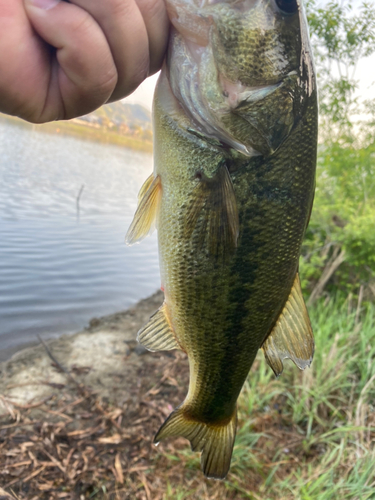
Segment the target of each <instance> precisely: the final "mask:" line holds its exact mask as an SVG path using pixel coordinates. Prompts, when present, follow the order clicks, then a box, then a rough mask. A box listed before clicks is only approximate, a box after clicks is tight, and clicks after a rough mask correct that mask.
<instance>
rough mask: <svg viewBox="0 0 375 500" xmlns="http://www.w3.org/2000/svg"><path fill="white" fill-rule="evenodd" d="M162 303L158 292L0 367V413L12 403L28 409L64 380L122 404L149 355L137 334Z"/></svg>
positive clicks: (56, 389) (48, 394) (15, 356)
mask: <svg viewBox="0 0 375 500" xmlns="http://www.w3.org/2000/svg"><path fill="white" fill-rule="evenodd" d="M162 301H163V294H162V293H161V292H160V291H159V292H156V293H155V294H154V295H152V296H151V297H149V298H147V299H145V300H142V301H140V302H139V303H138V304H137V305H136V306H134V307H132V308H130V309H128V310H127V311H123V312H120V313H116V314H112V315H109V316H104V317H102V318H94V319H92V320H91V321H90V324H89V326H88V327H87V328H86V329H85V330H83V331H81V332H78V333H76V334H74V335H69V336H62V337H60V338H59V339H55V340H49V341H47V342H46V345H45V346H44V345H43V344H39V345H37V346H33V347H29V348H26V349H23V350H21V351H19V352H17V353H16V354H14V355H13V357H12V358H11V359H9V360H8V361H5V362H3V363H1V364H0V397H1V399H0V414H4V412H7V411H8V410H7V408H6V407H7V405H12V403H15V404H17V405H28V404H31V403H32V402H35V401H41V400H43V399H45V398H47V397H49V396H50V395H52V394H54V393H58V391H59V390H60V389H59V388H61V386H62V385H64V384H65V383H66V381H67V377H68V378H69V377H70V381H71V382H72V380H73V379H74V380H76V382H77V383H78V384H82V385H84V386H85V387H88V388H89V389H90V390H92V391H94V392H95V393H98V394H100V395H105V396H106V397H107V398H108V399H110V400H113V401H116V403H119V404H121V402H122V401H124V400H126V399H127V397H128V388H129V384H134V383H135V381H134V377H133V373H134V371H135V370H136V368H137V367H139V366H140V365H141V364H142V363H143V362H144V360H143V359H142V358H143V357H144V356H146V357H148V356H150V354H149V353H148V352H147V351H145V349H144V348H142V346H140V345H139V344H138V343H137V342H136V334H137V331H138V330H139V329H140V328H141V326H142V325H144V324H145V322H146V321H147V320H148V318H149V317H150V315H151V314H152V313H153V312H154V311H155V310H156V309H157V308H158V307H159V306H160V305H161V303H162ZM55 360H56V361H57V363H56V362H54V361H55ZM64 370H65V372H64ZM67 373H68V374H70V375H67ZM73 383H74V382H73Z"/></svg>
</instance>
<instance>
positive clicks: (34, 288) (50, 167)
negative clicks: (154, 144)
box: [0, 121, 159, 349]
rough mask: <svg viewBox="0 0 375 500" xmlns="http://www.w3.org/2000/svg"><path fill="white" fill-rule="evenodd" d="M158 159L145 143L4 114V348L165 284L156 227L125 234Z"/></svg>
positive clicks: (0, 159) (0, 239) (0, 345)
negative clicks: (57, 129) (131, 238)
mask: <svg viewBox="0 0 375 500" xmlns="http://www.w3.org/2000/svg"><path fill="white" fill-rule="evenodd" d="M151 169H152V158H151V156H150V155H148V154H145V153H138V152H134V151H131V150H127V149H124V148H121V147H117V146H111V145H103V144H96V143H93V142H88V141H80V140H78V139H75V138H70V137H61V136H56V135H49V134H44V133H40V132H37V131H34V132H30V131H29V130H28V129H25V128H23V127H19V126H17V125H13V124H8V123H5V122H1V121H0V349H4V348H7V347H9V346H12V345H17V344H22V343H24V342H27V341H29V340H34V339H35V336H36V334H37V333H41V334H43V335H44V336H45V337H48V336H55V335H58V334H61V333H64V332H72V331H75V330H76V329H79V328H81V327H83V326H84V325H85V324H86V323H87V322H88V320H89V319H90V318H91V317H93V316H99V315H103V314H108V313H111V312H115V311H117V310H120V309H124V308H126V307H128V306H130V305H131V304H133V303H135V302H136V301H137V300H139V299H140V298H143V297H146V296H147V295H149V294H150V293H152V292H154V291H155V290H156V288H158V286H159V269H158V257H157V245H156V236H155V235H152V236H151V237H149V238H147V239H146V240H144V241H143V242H142V243H141V244H140V245H135V246H134V247H126V246H125V244H124V236H125V232H126V229H127V227H128V225H129V224H130V222H131V219H132V216H133V213H134V211H135V208H136V203H137V193H138V190H139V188H140V186H141V184H142V182H143V181H144V179H145V178H146V177H147V176H148V175H149V174H150V172H151ZM82 186H84V188H83V190H82ZM79 193H80V196H79V197H78V195H79Z"/></svg>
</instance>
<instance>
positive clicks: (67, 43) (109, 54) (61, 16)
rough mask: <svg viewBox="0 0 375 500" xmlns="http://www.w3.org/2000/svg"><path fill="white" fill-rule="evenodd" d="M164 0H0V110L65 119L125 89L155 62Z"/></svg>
mask: <svg viewBox="0 0 375 500" xmlns="http://www.w3.org/2000/svg"><path fill="white" fill-rule="evenodd" d="M168 30H169V22H168V17H167V14H166V10H165V7H164V2H163V0H71V1H70V2H69V3H68V2H65V1H60V0H25V2H23V0H0V111H2V112H4V113H8V114H12V115H16V116H20V117H21V118H24V119H25V120H28V121H31V122H34V123H43V122H47V121H52V120H63V119H70V118H74V117H76V116H80V115H83V114H86V113H89V112H90V111H93V110H94V109H96V108H98V107H99V106H101V105H102V104H104V103H106V102H111V101H115V100H118V99H121V98H123V97H125V96H127V95H129V94H130V93H131V92H133V90H135V89H136V88H137V87H138V85H139V84H140V83H141V82H142V81H143V80H144V79H145V78H146V77H147V76H149V75H151V74H153V73H155V72H156V71H158V70H159V69H160V66H161V63H162V60H163V57H164V52H165V49H166V44H167V39H168Z"/></svg>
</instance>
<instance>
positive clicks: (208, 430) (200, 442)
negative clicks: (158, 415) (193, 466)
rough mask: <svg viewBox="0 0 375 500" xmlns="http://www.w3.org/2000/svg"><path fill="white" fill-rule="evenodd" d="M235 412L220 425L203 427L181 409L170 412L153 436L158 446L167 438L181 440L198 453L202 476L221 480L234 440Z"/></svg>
mask: <svg viewBox="0 0 375 500" xmlns="http://www.w3.org/2000/svg"><path fill="white" fill-rule="evenodd" d="M236 426H237V410H234V412H233V415H232V417H231V419H230V421H229V422H228V423H226V424H223V425H218V424H216V425H215V424H205V423H203V422H199V421H197V420H193V419H192V418H189V417H188V416H186V415H185V414H184V407H183V406H181V407H180V408H177V409H176V410H174V411H173V412H172V413H171V414H170V415H169V417H168V418H167V420H166V421H165V422H164V424H163V425H162V426H161V427H160V429H159V431H158V433H157V434H156V436H155V439H154V442H155V443H159V441H162V440H163V439H165V438H168V437H178V436H181V437H184V438H186V439H188V440H189V441H190V443H191V448H192V450H193V451H201V452H202V456H201V466H202V470H203V473H204V475H205V476H206V477H209V478H214V479H224V478H225V476H226V475H227V474H228V471H229V467H230V461H231V458H232V451H233V445H234V438H235V437H236Z"/></svg>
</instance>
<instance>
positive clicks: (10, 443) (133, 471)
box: [0, 292, 188, 500]
mask: <svg viewBox="0 0 375 500" xmlns="http://www.w3.org/2000/svg"><path fill="white" fill-rule="evenodd" d="M161 303H162V293H161V292H157V293H156V294H154V295H153V296H151V297H149V298H148V299H146V300H143V301H141V302H140V303H138V304H137V305H136V306H135V307H134V308H132V309H129V310H128V311H125V312H122V313H118V314H114V315H111V316H106V317H103V318H100V319H96V318H94V319H93V320H91V322H90V325H89V327H88V328H87V329H85V330H84V331H82V332H79V333H77V334H75V335H72V336H64V337H61V338H59V339H57V340H52V341H49V342H48V343H46V344H44V343H41V344H40V345H39V346H36V347H32V348H28V349H25V350H23V351H20V352H18V353H16V354H15V355H14V356H13V357H12V358H11V359H10V360H8V361H6V362H4V363H2V364H1V365H0V370H1V374H0V487H2V488H3V490H2V489H1V488H0V500H5V499H6V500H8V499H12V498H17V499H26V500H36V499H48V500H50V499H51V500H52V499H53V500H54V499H68V500H83V499H86V498H94V499H128V498H129V499H145V500H151V499H152V500H157V499H158V498H159V499H162V498H164V494H165V491H166V487H167V485H166V483H165V481H166V479H165V474H164V472H165V470H166V468H168V477H170V478H172V477H173V474H174V472H173V471H174V469H173V463H169V461H168V459H167V458H166V453H167V454H168V445H167V446H164V445H160V447H158V448H156V447H155V445H154V444H153V443H152V439H153V436H154V435H155V432H156V431H157V430H158V428H159V426H160V425H161V424H162V422H163V421H164V419H165V418H166V416H168V414H169V413H170V411H171V410H172V409H173V408H174V407H175V406H177V405H178V404H179V403H181V402H182V400H183V398H184V395H185V394H186V390H187V384H188V364H187V359H186V357H185V355H184V354H182V353H181V352H176V351H171V352H166V353H149V352H147V351H146V350H145V349H144V348H142V347H141V346H140V345H138V344H137V342H136V333H137V331H138V330H139V328H140V327H141V326H142V325H143V324H144V323H145V322H146V321H147V320H148V318H149V316H150V315H151V314H152V313H153V312H154V311H155V310H156V309H157V308H158V307H159V306H160V305H161ZM179 447H182V448H186V444H185V442H184V441H183V442H182V444H180V443H179V440H177V441H175V444H174V448H173V451H175V450H178V449H179ZM158 469H159V470H161V471H163V480H161V479H160V477H162V476H161V474H157V473H155V471H156V470H158ZM180 473H181V472H178V474H180Z"/></svg>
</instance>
